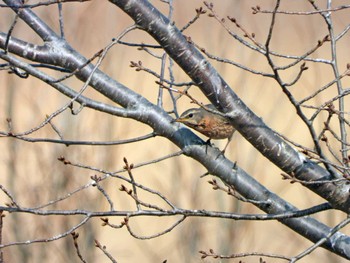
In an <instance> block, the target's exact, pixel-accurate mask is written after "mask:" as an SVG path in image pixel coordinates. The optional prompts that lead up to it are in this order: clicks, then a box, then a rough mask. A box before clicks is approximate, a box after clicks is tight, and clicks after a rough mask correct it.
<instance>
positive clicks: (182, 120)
mask: <svg viewBox="0 0 350 263" xmlns="http://www.w3.org/2000/svg"><path fill="white" fill-rule="evenodd" d="M186 121H187V118H177V119H175V120H173V121H172V122H173V123H174V122H180V123H184V122H186Z"/></svg>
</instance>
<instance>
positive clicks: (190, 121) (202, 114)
mask: <svg viewBox="0 0 350 263" xmlns="http://www.w3.org/2000/svg"><path fill="white" fill-rule="evenodd" d="M205 107H207V108H209V109H213V110H216V109H215V107H214V106H213V105H211V104H208V105H205ZM175 122H180V123H183V124H185V125H187V126H188V127H190V128H192V129H194V130H196V131H198V132H200V133H202V134H203V135H205V136H207V137H208V138H209V140H208V142H210V139H228V142H227V144H226V146H225V148H224V150H223V151H222V152H223V153H224V152H225V150H226V148H227V146H228V144H229V143H230V141H231V139H232V135H233V133H234V132H235V128H234V127H233V126H232V123H231V122H230V120H229V119H227V118H225V117H223V116H221V115H219V114H215V113H212V112H209V111H207V110H205V109H204V108H193V109H189V110H187V111H185V112H184V113H182V114H181V116H180V117H179V118H177V119H175Z"/></svg>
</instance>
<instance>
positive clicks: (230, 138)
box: [221, 134, 233, 155]
mask: <svg viewBox="0 0 350 263" xmlns="http://www.w3.org/2000/svg"><path fill="white" fill-rule="evenodd" d="M232 135H233V134H232ZM232 135H231V136H230V137H229V138H228V141H227V143H226V145H225V147H224V149H223V150H222V151H221V153H222V154H223V155H225V151H226V149H227V146H228V145H229V144H230V142H231V140H232Z"/></svg>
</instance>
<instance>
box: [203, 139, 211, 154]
mask: <svg viewBox="0 0 350 263" xmlns="http://www.w3.org/2000/svg"><path fill="white" fill-rule="evenodd" d="M210 140H211V139H210V138H209V139H208V140H207V141H206V142H205V154H208V146H212V145H211V142H210Z"/></svg>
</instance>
